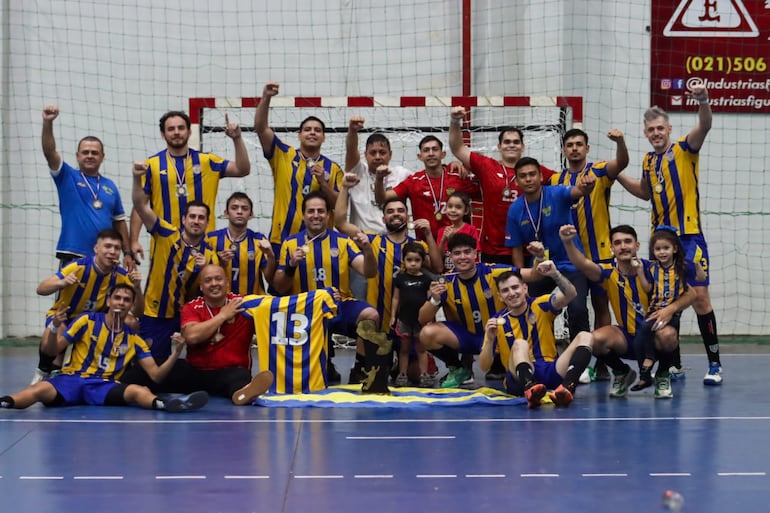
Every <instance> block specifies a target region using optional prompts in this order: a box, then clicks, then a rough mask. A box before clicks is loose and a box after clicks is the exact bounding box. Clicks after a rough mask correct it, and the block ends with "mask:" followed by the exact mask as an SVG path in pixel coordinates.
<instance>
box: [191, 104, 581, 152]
mask: <svg viewBox="0 0 770 513" xmlns="http://www.w3.org/2000/svg"><path fill="white" fill-rule="evenodd" d="M260 100H261V98H258V97H251V98H249V97H243V98H190V99H189V114H190V120H191V122H192V134H191V136H190V145H191V146H194V147H197V148H199V147H200V145H201V141H202V135H203V129H204V124H203V120H204V111H205V109H207V108H208V109H228V108H231V109H232V108H235V109H239V108H256V107H257V105H259V102H260ZM270 106H271V108H275V107H284V108H285V107H294V108H330V107H345V108H375V107H384V108H399V107H401V108H404V107H446V108H451V107H456V106H463V107H465V108H466V109H467V110H470V112H471V115H472V113H473V107H554V108H560V109H569V110H570V111H571V117H572V123H571V127H574V128H582V126H583V98H582V97H581V96H276V97H274V98H273V99H272V100H271V102H270ZM448 122H449V116H448V114H447V123H446V124H447V125H448ZM242 125H243V124H242ZM243 126H244V127H245V126H246V125H243ZM514 126H515V125H514Z"/></svg>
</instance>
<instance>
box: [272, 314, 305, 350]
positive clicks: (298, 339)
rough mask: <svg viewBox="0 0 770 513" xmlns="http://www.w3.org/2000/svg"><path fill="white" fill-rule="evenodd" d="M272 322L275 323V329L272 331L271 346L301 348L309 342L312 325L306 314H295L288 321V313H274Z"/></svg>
mask: <svg viewBox="0 0 770 513" xmlns="http://www.w3.org/2000/svg"><path fill="white" fill-rule="evenodd" d="M270 321H271V322H272V323H275V327H274V328H273V329H271V332H272V333H273V335H272V336H271V337H270V343H271V344H275V345H280V346H286V345H288V346H301V345H303V344H305V343H306V342H307V340H308V331H307V330H308V327H309V324H310V323H309V322H308V319H307V316H306V315H305V314H301V313H293V314H291V316H290V317H289V318H288V319H287V314H286V312H273V315H272V316H271V317H270Z"/></svg>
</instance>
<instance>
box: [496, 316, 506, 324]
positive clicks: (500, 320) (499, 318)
mask: <svg viewBox="0 0 770 513" xmlns="http://www.w3.org/2000/svg"><path fill="white" fill-rule="evenodd" d="M503 324H505V319H503V318H502V317H498V318H497V325H498V326H502V325H503Z"/></svg>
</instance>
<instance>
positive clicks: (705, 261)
mask: <svg viewBox="0 0 770 513" xmlns="http://www.w3.org/2000/svg"><path fill="white" fill-rule="evenodd" d="M679 239H680V240H681V241H682V246H684V254H685V259H686V260H687V261H689V262H696V263H699V264H700V266H701V267H702V268H703V271H704V272H705V273H706V279H705V280H703V281H698V280H696V279H693V280H692V281H690V282H688V283H689V285H691V286H693V287H708V285H709V283H710V280H709V277H710V273H709V248H708V246H707V245H706V239H704V238H703V234H701V233H698V234H696V235H682V236H681V237H679Z"/></svg>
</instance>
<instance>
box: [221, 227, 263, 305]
mask: <svg viewBox="0 0 770 513" xmlns="http://www.w3.org/2000/svg"><path fill="white" fill-rule="evenodd" d="M263 239H265V240H266V239H267V237H265V236H264V235H263V234H261V233H259V232H255V231H254V230H249V229H247V230H246V236H245V237H244V238H243V239H241V240H240V241H238V242H237V243H233V242H232V241H231V240H230V238H229V233H228V231H227V228H222V229H221V230H216V231H213V232H209V233H208V235H206V242H207V243H208V245H209V246H211V248H212V249H213V250H214V251H215V252H217V253H219V252H220V251H224V250H226V249H231V248H232V249H233V250H234V251H235V255H233V259H232V260H231V261H230V262H228V263H226V264H225V263H224V262H222V267H223V268H224V269H225V272H227V273H229V274H230V277H231V278H230V292H232V293H233V294H239V295H241V296H245V295H248V294H264V293H265V284H264V281H263V276H262V269H264V268H265V266H266V265H267V257H266V256H265V255H264V253H263V252H262V248H260V247H259V241H260V240H263Z"/></svg>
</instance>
